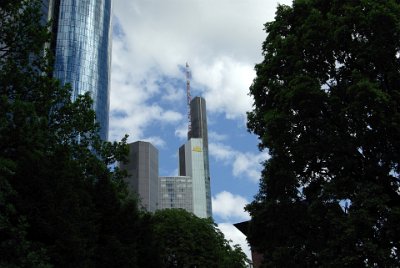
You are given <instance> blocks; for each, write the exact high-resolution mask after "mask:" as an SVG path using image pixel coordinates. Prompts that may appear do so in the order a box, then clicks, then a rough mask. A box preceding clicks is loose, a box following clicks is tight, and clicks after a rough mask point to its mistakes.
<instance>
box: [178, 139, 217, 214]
mask: <svg viewBox="0 0 400 268" xmlns="http://www.w3.org/2000/svg"><path fill="white" fill-rule="evenodd" d="M179 151H180V152H179V169H178V170H179V171H181V170H185V173H184V174H182V173H180V174H179V175H180V176H189V177H191V178H192V184H193V187H192V198H193V213H194V214H195V215H196V216H197V217H200V218H208V217H211V214H210V213H209V212H208V209H207V194H206V191H207V187H206V186H207V185H206V171H205V169H204V167H205V165H204V160H205V157H204V150H203V139H201V138H192V139H190V140H188V141H187V142H186V144H185V145H183V146H182V147H181V148H180V149H179ZM182 152H183V154H184V155H182ZM183 166H184V167H183Z"/></svg>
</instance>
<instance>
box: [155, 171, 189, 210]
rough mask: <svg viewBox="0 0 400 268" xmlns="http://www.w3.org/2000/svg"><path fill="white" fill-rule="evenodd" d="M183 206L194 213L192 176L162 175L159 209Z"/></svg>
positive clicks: (159, 188) (159, 189) (159, 190)
mask: <svg viewBox="0 0 400 268" xmlns="http://www.w3.org/2000/svg"><path fill="white" fill-rule="evenodd" d="M166 208H182V209H184V210H186V211H188V212H192V213H193V197H192V178H191V177H188V176H177V177H160V178H159V187H158V209H166Z"/></svg>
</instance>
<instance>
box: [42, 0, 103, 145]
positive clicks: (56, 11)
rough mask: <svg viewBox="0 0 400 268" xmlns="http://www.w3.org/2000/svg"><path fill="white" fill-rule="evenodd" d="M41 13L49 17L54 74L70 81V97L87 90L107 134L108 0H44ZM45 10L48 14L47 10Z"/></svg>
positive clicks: (101, 128)
mask: <svg viewBox="0 0 400 268" xmlns="http://www.w3.org/2000/svg"><path fill="white" fill-rule="evenodd" d="M42 2H43V6H42V9H43V13H44V17H48V18H50V19H52V32H53V41H52V44H51V49H52V50H53V51H54V55H55V65H54V73H53V74H54V76H55V77H56V78H58V79H60V81H61V82H62V83H63V84H65V83H70V84H71V87H72V100H75V99H76V98H77V96H78V95H80V94H84V93H86V92H90V94H91V97H92V99H93V109H94V110H95V112H96V118H97V121H98V122H99V124H100V133H99V134H100V137H101V138H102V139H103V140H107V138H108V113H109V106H110V104H109V102H110V101H109V98H110V97H109V87H110V85H109V80H110V61H111V59H110V57H111V44H110V42H111V38H110V33H111V30H110V27H111V0H62V1H61V0H43V1H42ZM46 13H47V14H46Z"/></svg>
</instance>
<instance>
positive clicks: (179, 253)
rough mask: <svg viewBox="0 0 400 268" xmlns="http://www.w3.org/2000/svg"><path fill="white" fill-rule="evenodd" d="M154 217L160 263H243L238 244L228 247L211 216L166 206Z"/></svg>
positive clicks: (242, 265) (220, 264)
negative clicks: (203, 217)
mask: <svg viewBox="0 0 400 268" xmlns="http://www.w3.org/2000/svg"><path fill="white" fill-rule="evenodd" d="M153 220H154V233H155V240H156V241H157V243H158V246H159V256H160V260H161V266H160V267H165V268H170V267H188V268H189V267H219V268H224V267H226V268H228V267H237V268H240V267H246V261H247V258H246V255H245V254H244V253H243V252H242V251H241V249H240V248H239V247H238V246H235V247H234V248H231V246H230V245H229V243H228V241H227V240H225V238H224V235H223V234H222V233H221V231H219V229H217V228H216V226H215V224H214V223H213V222H212V220H211V219H202V218H198V217H196V216H195V215H193V214H191V213H189V212H186V211H185V210H183V209H165V210H160V211H157V212H156V213H155V215H154V219H153Z"/></svg>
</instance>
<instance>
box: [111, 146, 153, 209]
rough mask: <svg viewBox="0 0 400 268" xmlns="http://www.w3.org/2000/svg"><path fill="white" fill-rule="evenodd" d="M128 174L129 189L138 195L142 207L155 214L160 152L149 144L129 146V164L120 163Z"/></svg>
mask: <svg viewBox="0 0 400 268" xmlns="http://www.w3.org/2000/svg"><path fill="white" fill-rule="evenodd" d="M119 167H120V168H121V169H123V170H126V171H127V172H128V177H127V178H126V181H127V183H128V189H129V190H130V191H131V192H133V193H136V194H137V195H138V197H139V201H140V204H141V206H142V207H143V208H144V209H146V210H147V211H150V212H154V211H155V210H156V209H157V202H158V150H157V148H156V147H154V146H153V145H152V144H151V143H149V142H144V141H137V142H133V143H130V144H129V155H128V163H126V164H124V163H119Z"/></svg>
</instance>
